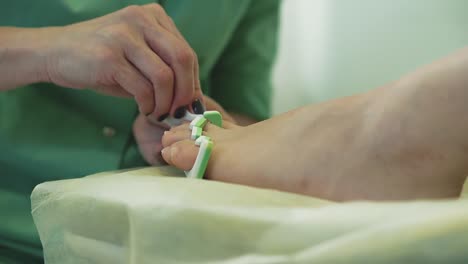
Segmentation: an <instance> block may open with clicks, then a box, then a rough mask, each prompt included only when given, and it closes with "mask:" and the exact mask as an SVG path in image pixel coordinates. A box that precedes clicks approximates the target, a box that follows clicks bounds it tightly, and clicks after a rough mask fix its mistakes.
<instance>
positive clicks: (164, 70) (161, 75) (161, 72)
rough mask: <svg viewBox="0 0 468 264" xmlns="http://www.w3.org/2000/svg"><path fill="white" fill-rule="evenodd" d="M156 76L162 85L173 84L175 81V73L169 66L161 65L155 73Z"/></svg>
mask: <svg viewBox="0 0 468 264" xmlns="http://www.w3.org/2000/svg"><path fill="white" fill-rule="evenodd" d="M154 78H155V79H156V81H157V82H158V83H160V84H162V85H171V84H172V83H173V82H174V73H173V72H172V69H171V68H169V67H161V68H159V69H158V70H157V71H156V72H155V73H154Z"/></svg>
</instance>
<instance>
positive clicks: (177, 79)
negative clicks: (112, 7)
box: [106, 4, 203, 120]
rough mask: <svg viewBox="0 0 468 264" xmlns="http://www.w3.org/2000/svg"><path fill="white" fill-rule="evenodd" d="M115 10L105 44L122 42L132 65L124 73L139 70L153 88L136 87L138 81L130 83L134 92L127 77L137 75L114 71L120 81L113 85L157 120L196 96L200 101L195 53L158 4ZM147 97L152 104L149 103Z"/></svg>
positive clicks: (126, 56)
mask: <svg viewBox="0 0 468 264" xmlns="http://www.w3.org/2000/svg"><path fill="white" fill-rule="evenodd" d="M116 13H117V16H118V20H116V21H118V22H119V23H115V25H111V26H110V29H109V30H108V32H110V34H106V36H110V37H111V39H110V40H111V41H109V42H108V43H116V44H115V46H117V47H118V46H119V45H122V43H123V49H124V50H123V51H124V55H125V58H126V59H127V60H128V61H129V64H131V65H132V66H133V67H130V68H129V70H127V71H126V73H129V72H130V71H134V70H136V71H137V72H140V75H142V76H144V77H145V79H146V83H150V84H151V86H152V89H153V91H152V92H151V93H150V92H148V91H146V89H142V88H139V87H137V86H142V85H141V82H142V81H140V82H137V83H135V84H134V86H135V88H134V90H135V91H132V86H131V85H130V80H129V79H131V80H136V79H137V78H135V77H127V76H118V74H120V72H118V74H117V73H116V77H118V79H119V81H120V82H119V83H118V85H117V86H122V87H123V88H124V89H125V90H127V91H128V92H130V93H131V94H133V95H134V96H135V99H137V102H138V105H139V108H140V111H142V113H144V114H150V113H151V116H152V117H153V116H155V117H156V119H158V120H160V119H161V117H162V116H164V115H165V114H168V113H170V114H172V115H173V116H174V115H175V113H176V112H180V111H176V110H178V109H179V110H180V109H181V107H184V108H185V107H187V106H188V105H190V104H191V103H192V102H193V101H194V100H195V99H197V98H198V99H201V100H203V99H202V92H201V88H200V81H199V77H198V74H199V73H198V60H197V57H196V54H195V52H194V51H193V49H192V48H191V47H190V45H189V44H188V43H187V41H186V40H185V39H184V38H183V36H182V34H181V33H180V32H179V31H178V29H177V27H176V25H175V24H174V22H173V21H172V19H171V18H170V17H169V16H168V15H167V14H166V13H165V11H164V10H163V9H162V7H161V6H160V5H157V4H149V5H145V6H129V7H127V8H125V9H123V10H121V11H119V12H116ZM114 54H115V52H114ZM130 69H132V70H130ZM131 74H132V76H133V75H135V74H133V73H131ZM140 79H141V78H140ZM121 82H126V83H125V85H123V84H121ZM111 85H113V84H111ZM142 91H145V92H144V93H143V92H142ZM150 100H153V103H149V101H150ZM174 117H176V116H174Z"/></svg>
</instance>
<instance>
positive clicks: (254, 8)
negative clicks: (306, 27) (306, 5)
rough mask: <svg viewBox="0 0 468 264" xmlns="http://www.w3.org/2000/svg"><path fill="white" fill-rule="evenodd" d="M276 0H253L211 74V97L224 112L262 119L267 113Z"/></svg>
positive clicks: (269, 109) (275, 30)
mask: <svg viewBox="0 0 468 264" xmlns="http://www.w3.org/2000/svg"><path fill="white" fill-rule="evenodd" d="M279 2H280V1H279V0H254V1H252V2H251V3H250V6H249V8H248V10H247V11H246V13H245V16H244V17H243V19H242V20H241V21H240V23H239V25H238V27H237V29H236V30H235V32H234V34H233V35H232V38H231V41H230V42H229V44H228V46H227V47H226V49H225V50H224V52H223V54H222V55H221V57H220V59H219V60H218V61H219V63H218V64H217V65H216V66H215V67H214V69H213V72H212V77H211V87H212V94H211V95H212V97H213V99H215V100H216V101H218V102H219V103H220V104H221V105H222V106H223V107H224V108H225V109H226V110H227V111H229V112H233V113H237V114H244V115H247V116H249V117H252V118H255V119H258V120H263V119H266V118H268V117H269V116H270V112H271V99H272V83H271V71H272V66H273V63H274V60H275V54H276V48H277V33H278V15H279Z"/></svg>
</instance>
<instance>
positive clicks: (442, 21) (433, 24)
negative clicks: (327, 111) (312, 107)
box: [273, 0, 468, 114]
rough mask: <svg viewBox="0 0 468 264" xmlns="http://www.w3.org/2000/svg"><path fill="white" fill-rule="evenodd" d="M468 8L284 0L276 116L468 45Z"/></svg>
mask: <svg viewBox="0 0 468 264" xmlns="http://www.w3.org/2000/svg"><path fill="white" fill-rule="evenodd" d="M467 12H468V1H467V0H411V1H408V0H391V1H389V0H353V1H339V0H283V5H282V11H281V17H282V21H281V34H280V48H279V54H278V58H277V63H276V66H275V68H274V76H273V83H274V87H275V96H274V104H273V106H274V113H275V114H278V113H282V112H285V111H287V110H290V109H292V108H296V107H298V106H301V105H304V104H308V103H316V102H320V101H323V100H327V99H330V98H333V97H339V96H345V95H350V94H354V93H357V92H361V91H365V90H368V89H372V88H374V87H378V86H381V85H383V84H385V83H387V82H389V81H392V80H395V79H399V78H400V77H401V76H402V75H404V74H406V73H409V72H411V71H413V70H414V69H416V68H418V67H420V66H422V65H425V64H427V63H430V62H431V61H434V60H436V59H438V58H440V57H443V56H445V55H448V54H450V53H452V52H453V51H456V50H457V49H460V48H462V47H464V46H468V15H467ZM467 74H468V73H467Z"/></svg>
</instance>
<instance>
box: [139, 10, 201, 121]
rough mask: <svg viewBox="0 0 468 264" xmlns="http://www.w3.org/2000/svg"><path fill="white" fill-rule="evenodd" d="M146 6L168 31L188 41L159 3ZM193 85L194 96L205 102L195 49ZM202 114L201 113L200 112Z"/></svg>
mask: <svg viewBox="0 0 468 264" xmlns="http://www.w3.org/2000/svg"><path fill="white" fill-rule="evenodd" d="M143 7H144V8H146V9H148V10H149V11H150V12H151V13H152V14H154V15H155V17H156V18H157V21H158V23H159V24H160V25H161V26H162V27H163V28H164V29H166V30H167V31H169V32H171V33H172V34H174V36H176V37H177V38H179V39H180V40H182V41H183V42H185V43H187V41H186V40H185V38H184V37H183V35H182V34H181V33H180V31H179V30H178V29H177V26H176V25H175V23H174V21H173V20H172V18H171V17H170V16H168V15H167V13H166V12H165V11H164V9H163V8H162V7H161V6H160V5H158V4H148V5H144V6H143ZM191 50H192V53H193V58H194V60H193V87H194V95H193V98H195V99H199V100H200V101H201V102H202V103H203V92H202V90H201V85H200V76H199V66H198V57H197V54H196V53H195V51H194V50H193V49H191ZM190 110H192V111H193V110H194V109H190ZM198 114H200V113H198Z"/></svg>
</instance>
